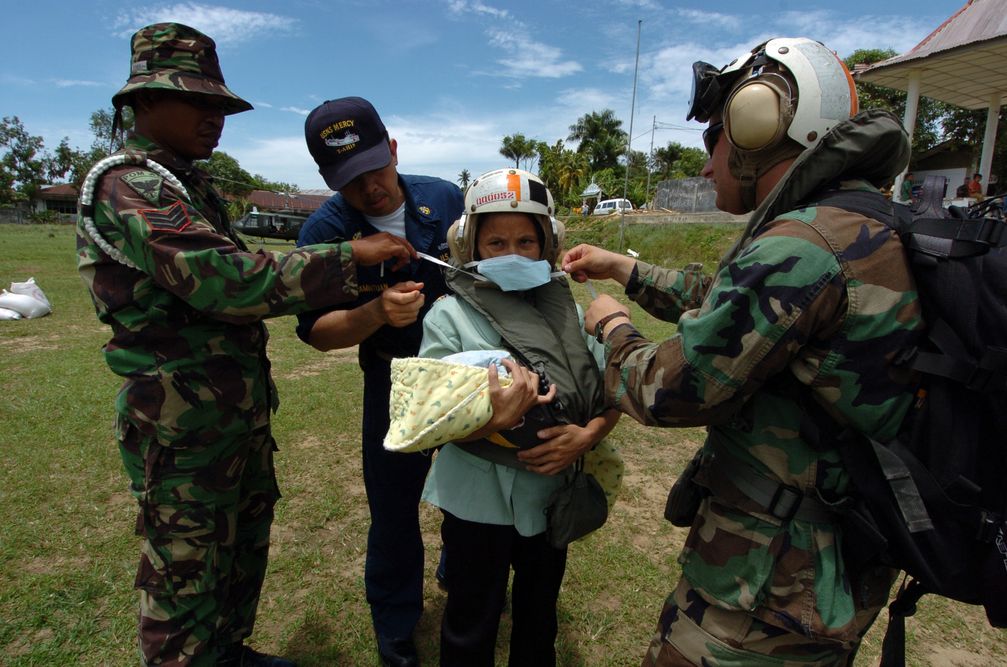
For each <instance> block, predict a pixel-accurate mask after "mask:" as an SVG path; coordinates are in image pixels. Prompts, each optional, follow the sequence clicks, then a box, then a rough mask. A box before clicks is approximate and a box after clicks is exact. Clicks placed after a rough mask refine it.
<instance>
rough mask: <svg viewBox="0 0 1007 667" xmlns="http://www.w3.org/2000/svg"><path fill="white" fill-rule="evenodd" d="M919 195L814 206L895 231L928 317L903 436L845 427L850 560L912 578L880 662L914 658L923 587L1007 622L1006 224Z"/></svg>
mask: <svg viewBox="0 0 1007 667" xmlns="http://www.w3.org/2000/svg"><path fill="white" fill-rule="evenodd" d="M931 199H933V198H931ZM937 201H939V199H937ZM922 204H923V205H922V209H923V210H921V211H918V212H917V214H916V215H914V214H913V212H912V211H911V210H910V209H909V208H907V207H906V206H903V205H901V204H892V203H891V202H889V201H888V200H887V199H885V198H884V197H883V196H882V195H880V194H878V193H873V192H860V191H849V190H846V191H839V190H837V191H832V192H827V193H825V194H824V195H819V196H816V198H815V201H814V202H812V203H811V204H809V205H825V206H834V207H837V208H842V209H845V210H849V211H852V212H855V213H860V214H862V215H865V216H868V217H870V218H873V219H875V220H878V221H880V222H883V223H885V224H886V225H888V226H889V227H891V228H892V229H894V230H895V231H896V232H897V233H898V235H899V238H900V239H901V241H902V244H903V246H904V247H905V249H906V254H907V259H908V261H909V262H910V266H911V270H912V273H913V276H914V278H915V280H916V284H917V290H918V293H919V298H920V301H921V305H922V309H923V317H924V321H925V322H926V324H927V337H926V340H925V341H924V342H922V343H921V344H920V345H918V346H916V347H914V348H913V349H910V350H904V351H903V352H902V354H901V358H900V360H899V362H900V363H905V364H908V365H910V366H911V367H912V368H913V369H915V370H917V371H919V372H920V374H921V378H922V380H921V384H920V387H919V389H918V391H917V394H916V398H917V400H916V401H915V403H914V405H913V406H912V408H911V409H910V411H909V414H908V415H907V417H906V419H905V421H904V422H903V424H902V427H901V429H900V433H899V435H898V437H897V438H896V439H895V440H894V441H892V442H885V443H881V442H877V441H874V440H871V439H870V438H868V437H866V436H864V435H862V434H857V433H852V432H850V431H847V432H845V433H843V434H841V435H839V436H838V437H837V440H838V442H837V444H838V447H839V450H840V452H841V454H842V457H843V462H844V464H845V465H846V467H847V469H848V470H849V473H850V478H851V481H852V483H853V485H854V487H855V488H854V490H853V492H852V494H851V497H850V498H849V499H848V501H849V503H850V504H851V505H852V507H850V508H849V509H848V511H845V512H844V513H843V514H842V522H843V524H844V534H845V535H846V539H845V540H844V552H843V555H844V558H845V559H846V560H847V562H848V563H849V564H850V565H851V566H854V567H857V566H863V565H866V564H869V563H872V562H873V563H879V562H880V563H883V564H886V565H890V566H893V567H896V568H898V569H901V570H904V571H905V572H906V574H907V575H909V576H908V577H907V578H906V579H905V580H904V581H903V584H902V587H901V589H900V591H899V593H898V596H897V597H896V599H895V600H894V601H893V602H892V604H891V605H890V607H889V615H890V622H889V627H888V633H887V634H886V635H885V639H884V644H883V647H882V659H881V665H882V666H883V667H900V666H901V665H904V664H905V618H906V617H907V616H911V615H913V614H914V613H915V611H916V603H917V602H918V601H919V599H920V597H921V596H923V595H924V594H926V593H934V594H937V595H943V596H946V597H949V598H953V599H955V600H959V601H961V602H966V603H969V604H981V605H983V607H984V608H985V610H986V615H987V618H988V619H989V622H990V623H991V624H992V625H993V626H994V627H1007V541H1005V534H1007V523H1005V517H1007V250H1005V249H1004V245H1007V229H1005V223H1004V222H1003V221H1002V220H998V219H994V218H990V217H979V218H973V217H968V213H967V211H964V210H961V209H954V208H952V209H950V210H949V211H948V212H945V211H943V210H941V209H939V204H938V205H937V206H938V208H937V210H936V211H935V210H934V206H933V204H932V202H931V205H930V206H929V207H928V206H927V203H926V201H924V202H923V203H922ZM935 213H936V217H929V216H934V215H935ZM920 214H922V216H923V217H921V215H920ZM814 420H815V421H818V422H819V424H821V418H820V417H819V416H814ZM823 430H824V429H821V428H820V427H819V431H823Z"/></svg>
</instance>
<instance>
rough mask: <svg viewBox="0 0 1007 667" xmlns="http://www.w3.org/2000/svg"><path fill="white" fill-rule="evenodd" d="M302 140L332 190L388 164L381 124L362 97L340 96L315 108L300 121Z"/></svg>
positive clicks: (384, 133) (388, 156)
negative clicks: (305, 118)
mask: <svg viewBox="0 0 1007 667" xmlns="http://www.w3.org/2000/svg"><path fill="white" fill-rule="evenodd" d="M304 139H305V141H307V142H308V151H309V152H310V153H311V157H312V158H314V160H315V163H316V164H317V165H318V173H320V174H321V175H322V178H323V179H325V184H326V185H328V186H329V187H330V188H332V189H333V190H339V189H341V188H342V187H343V186H345V185H346V184H347V183H349V182H350V181H352V180H353V179H354V178H356V177H357V176H359V175H360V174H362V173H364V172H366V171H373V170H375V169H381V168H382V167H386V166H387V165H388V163H389V162H391V161H392V153H391V150H390V149H389V147H388V131H387V130H386V129H385V124H384V123H382V122H381V117H380V116H378V112H377V111H375V110H374V107H373V106H372V105H371V103H370V102H368V101H367V100H365V99H364V98H362V97H341V98H339V99H338V100H329V101H327V102H324V103H322V104H321V105H320V106H318V107H316V108H315V109H314V110H313V111H312V112H311V113H310V114H308V119H307V120H306V121H304Z"/></svg>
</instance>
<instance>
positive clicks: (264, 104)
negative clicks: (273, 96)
mask: <svg viewBox="0 0 1007 667" xmlns="http://www.w3.org/2000/svg"><path fill="white" fill-rule="evenodd" d="M252 106H254V107H255V108H256V109H272V108H273V105H272V104H270V103H269V102H259V101H255V102H252Z"/></svg>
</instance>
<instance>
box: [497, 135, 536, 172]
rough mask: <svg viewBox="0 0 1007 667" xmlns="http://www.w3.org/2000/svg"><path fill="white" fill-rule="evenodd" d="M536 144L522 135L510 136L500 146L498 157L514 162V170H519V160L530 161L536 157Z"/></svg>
mask: <svg viewBox="0 0 1007 667" xmlns="http://www.w3.org/2000/svg"><path fill="white" fill-rule="evenodd" d="M537 149H538V142H537V141H535V140H534V139H527V138H525V136H524V135H523V134H520V133H518V134H510V135H507V136H506V137H504V138H503V142H502V143H501V144H500V155H503V156H504V157H505V158H510V159H511V160H514V168H515V169H520V168H521V160H531V159H533V158H535V157H536V156H537V155H538V152H537Z"/></svg>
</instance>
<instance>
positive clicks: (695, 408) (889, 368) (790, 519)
mask: <svg viewBox="0 0 1007 667" xmlns="http://www.w3.org/2000/svg"><path fill="white" fill-rule="evenodd" d="M689 118H690V119H693V118H695V119H697V120H700V121H702V122H707V123H708V126H707V128H706V130H705V132H704V133H703V136H704V140H705V143H706V147H707V150H708V152H709V153H710V159H709V160H708V161H707V163H706V165H705V167H704V168H703V172H702V173H703V175H704V176H705V177H706V178H708V179H710V180H712V181H713V184H714V188H715V190H716V194H717V207H718V208H720V209H722V210H724V211H729V212H731V213H749V212H750V213H752V216H751V219H750V221H749V223H748V226H747V228H746V229H745V232H744V233H743V235H742V236H741V238H740V239H739V240H738V242H737V243H736V244H735V246H734V247H733V248H732V249H731V250H730V251H729V252H728V253H727V254H726V255H725V257H724V258H723V259H722V260H721V263H720V266H719V267H718V269H717V271H716V273H715V274H714V275H713V276H712V277H711V276H706V275H704V274H703V273H702V271H701V267H700V266H699V265H690V266H687V267H686V268H685V269H683V270H681V271H675V270H670V269H664V268H660V267H657V266H653V265H650V264H648V263H646V262H643V261H637V260H634V259H633V258H630V257H624V256H620V255H616V254H614V253H609V252H606V251H603V250H600V249H598V248H593V247H591V246H578V247H576V248H573V249H572V250H570V252H569V253H567V255H566V256H565V257H564V260H563V268H564V269H565V270H567V271H570V272H571V273H572V274H573V276H574V277H575V279H581V280H583V279H585V278H588V277H590V278H614V279H616V280H618V281H619V282H620V283H622V284H623V285H624V286H625V287H626V296H627V297H628V298H630V299H632V300H635V301H636V302H637V303H638V304H640V305H641V306H642V307H643V308H644V309H646V310H647V311H648V312H649V313H651V314H652V315H654V316H656V317H659V318H660V319H663V320H668V321H674V322H677V324H678V328H677V332H676V334H675V335H674V336H672V337H670V338H668V339H667V340H664V341H660V342H652V341H649V340H647V339H646V338H645V337H644V336H643V335H642V334H640V332H639V331H637V329H636V328H635V327H634V326H633V324H632V322H631V321H630V318H629V317H628V315H626V314H625V313H621V312H620V309H621V308H623V307H622V306H621V305H620V304H619V303H618V302H617V301H616V300H614V299H612V298H611V297H608V296H606V295H603V296H601V297H599V298H598V299H596V300H595V301H594V302H593V303H592V304H591V307H590V308H589V310H588V312H587V314H586V318H585V320H586V326H587V327H588V328H589V329H590V328H594V327H598V328H599V329H600V335H601V336H602V337H603V338H604V340H605V343H606V351H607V369H606V374H605V391H606V394H607V395H608V397H609V399H610V400H611V401H613V402H614V403H616V404H617V405H618V407H619V409H620V410H622V411H623V412H626V413H627V414H629V415H631V416H632V417H633V418H634V419H636V420H638V421H640V422H641V423H644V424H648V425H652V426H662V427H667V426H685V425H696V424H704V425H707V427H708V436H707V439H706V443H705V444H704V446H703V448H702V449H701V450H700V452H699V453H698V454H697V457H696V459H695V460H694V461H693V464H692V465H690V466H689V468H688V470H687V474H685V475H683V476H682V478H683V479H682V480H681V482H680V483H679V484H677V485H676V489H675V490H674V491H673V494H672V496H671V497H670V498H669V507H668V515H669V518H670V519H671V520H672V521H673V523H675V524H676V525H681V526H690V527H691V530H690V532H689V535H688V537H687V539H686V543H685V548H684V550H683V552H682V554H681V556H680V559H679V560H680V562H681V564H682V578H681V580H680V581H679V583H678V586H677V587H676V588H675V590H674V591H673V592H672V593H671V595H670V596H669V597H668V598H667V600H666V603H665V607H664V610H663V612H662V614H661V616H660V619H659V622H658V627H657V632H656V634H655V636H654V638H653V641H652V643H651V645H650V648H649V650H648V652H647V654H646V656H645V658H644V665H661V666H665V665H700V664H702V665H742V664H744V665H748V664H759V665H780V666H781V667H782V666H783V665H793V664H802V665H804V664H808V665H811V664H814V665H843V664H847V662H848V661H850V660H852V657H853V655H854V654H855V652H856V650H857V647H858V645H859V643H860V640H861V638H862V637H863V634H864V633H865V632H866V631H867V629H868V628H869V627H870V625H871V623H872V622H873V621H874V618H875V617H876V615H877V613H878V611H879V610H880V608H881V607H882V606H883V605H884V603H885V602H886V600H887V596H888V591H889V588H890V586H891V582H892V580H893V577H894V572H893V571H892V570H890V569H887V568H883V567H879V566H876V565H874V564H871V563H864V562H858V561H854V560H852V559H848V558H846V557H845V554H846V553H847V552H845V551H844V550H843V547H844V540H845V538H846V535H845V534H844V532H843V529H842V527H841V526H840V525H839V517H838V515H837V514H836V513H835V512H833V511H832V508H831V507H830V506H829V504H828V503H829V502H832V501H836V500H839V499H840V498H842V497H843V494H844V492H845V490H846V488H847V486H848V485H849V482H850V480H849V474H848V472H847V471H846V469H845V467H844V466H843V464H842V461H841V460H840V456H839V453H838V451H837V449H836V448H835V447H834V446H832V445H831V443H830V442H828V441H825V440H822V441H819V440H818V438H816V437H814V434H813V433H811V432H809V431H806V430H804V429H802V426H804V425H805V424H807V422H806V421H804V419H803V415H804V414H805V413H806V412H807V411H808V410H809V409H812V406H813V409H814V410H816V411H823V412H825V413H826V414H828V415H829V416H830V417H831V418H832V419H833V420H835V421H836V422H837V423H838V424H840V425H842V426H851V427H853V428H854V429H856V430H857V431H860V432H862V433H865V434H868V435H870V436H871V437H872V438H875V439H878V440H881V441H884V440H886V439H889V438H891V437H893V436H894V435H895V433H896V430H897V428H898V426H899V424H900V423H901V421H902V418H903V416H904V415H905V414H906V412H907V410H908V408H909V406H910V403H911V401H912V392H911V379H912V378H911V377H909V374H908V372H907V371H904V370H902V369H901V368H899V367H898V366H897V365H896V358H897V355H898V352H899V351H900V350H902V349H903V348H904V347H905V346H907V345H910V344H912V343H913V342H914V341H915V340H916V339H917V338H918V336H919V333H920V331H921V328H922V320H921V317H920V307H919V303H918V301H917V298H916V293H915V287H914V283H913V281H912V278H911V275H910V272H909V268H908V266H907V264H906V260H905V258H904V254H903V249H902V246H901V244H900V242H899V240H898V239H897V237H896V236H895V235H894V234H893V233H892V232H891V231H890V230H889V229H888V228H887V227H886V226H885V225H884V224H882V223H881V222H878V221H876V220H874V219H872V218H868V217H865V216H863V215H860V214H858V213H854V212H851V211H848V210H845V209H842V208H837V207H834V206H828V205H827V204H819V203H818V202H820V201H821V200H822V199H823V198H824V197H826V196H828V195H829V194H830V193H833V192H848V191H863V192H870V193H875V194H876V193H877V192H878V188H880V187H883V186H886V185H888V184H890V183H891V182H892V180H893V179H894V178H895V176H896V175H897V174H899V173H900V172H901V171H902V170H903V168H904V167H905V165H906V162H907V161H908V158H909V142H908V138H907V136H906V134H905V131H904V130H903V129H902V126H901V124H900V123H899V121H898V120H897V119H896V118H894V117H893V116H891V115H890V114H888V113H887V112H883V111H877V110H872V111H863V112H859V113H858V109H857V97H856V92H855V88H854V86H853V82H852V80H851V78H850V76H849V72H848V71H847V70H846V68H845V66H844V65H843V63H842V62H841V61H840V60H839V59H838V58H837V57H836V55H835V54H834V53H833V52H832V51H830V50H829V49H827V48H826V47H825V46H824V45H822V44H820V43H819V42H816V41H813V40H810V39H805V38H796V39H787V38H781V39H772V40H769V41H768V42H765V43H762V44H759V45H758V46H756V47H755V48H753V49H752V50H751V51H750V52H749V53H745V54H743V55H742V56H740V57H739V58H737V59H735V60H734V61H732V62H731V63H730V64H728V65H726V66H725V67H723V68H720V69H718V68H716V67H714V66H712V65H709V64H707V63H696V64H695V65H694V91H693V99H692V102H691V109H690V111H689Z"/></svg>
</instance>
